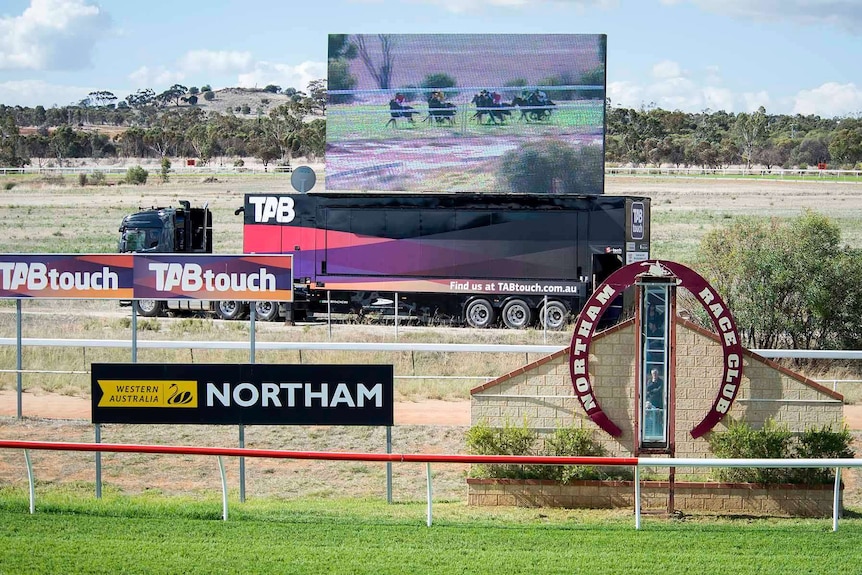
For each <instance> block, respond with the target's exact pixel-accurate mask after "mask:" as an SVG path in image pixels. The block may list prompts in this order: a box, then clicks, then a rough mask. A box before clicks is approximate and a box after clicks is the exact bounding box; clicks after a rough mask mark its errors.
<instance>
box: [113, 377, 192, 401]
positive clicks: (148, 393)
mask: <svg viewBox="0 0 862 575" xmlns="http://www.w3.org/2000/svg"><path fill="white" fill-rule="evenodd" d="M98 383H99V387H100V388H101V390H102V398H101V399H100V400H99V405H98V407H195V408H196V407H197V406H198V382H197V381H164V380H130V379H121V380H120V379H109V380H99V382H98Z"/></svg>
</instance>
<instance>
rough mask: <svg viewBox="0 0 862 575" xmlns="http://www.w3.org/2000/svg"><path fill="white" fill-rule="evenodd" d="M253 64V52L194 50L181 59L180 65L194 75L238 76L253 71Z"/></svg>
mask: <svg viewBox="0 0 862 575" xmlns="http://www.w3.org/2000/svg"><path fill="white" fill-rule="evenodd" d="M253 62H254V60H253V59H252V57H251V52H228V51H224V50H221V51H214V50H192V51H190V52H187V53H186V54H185V55H183V57H182V58H180V60H179V65H180V68H182V69H183V70H185V71H186V72H189V73H194V74H199V73H216V74H226V73H227V74H236V73H239V72H244V71H246V70H249V69H251V68H252V66H253Z"/></svg>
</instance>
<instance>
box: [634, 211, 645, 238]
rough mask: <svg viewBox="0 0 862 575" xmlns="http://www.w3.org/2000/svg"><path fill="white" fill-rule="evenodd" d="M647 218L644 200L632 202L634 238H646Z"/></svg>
mask: <svg viewBox="0 0 862 575" xmlns="http://www.w3.org/2000/svg"><path fill="white" fill-rule="evenodd" d="M645 219H646V210H645V209H644V204H643V202H632V239H633V240H642V239H644V220H645Z"/></svg>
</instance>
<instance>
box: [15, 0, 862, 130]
mask: <svg viewBox="0 0 862 575" xmlns="http://www.w3.org/2000/svg"><path fill="white" fill-rule="evenodd" d="M382 32H389V33H432V32H434V33H569V34H571V33H585V34H607V35H608V95H609V96H610V98H611V100H612V103H613V105H623V106H630V107H640V106H642V105H650V104H651V103H655V104H656V105H657V106H659V107H661V108H664V109H668V110H674V109H679V110H683V111H686V112H699V111H701V110H704V109H707V108H708V109H710V110H726V111H729V112H744V111H750V110H755V109H757V107H758V106H761V105H762V106H765V107H766V109H767V111H768V112H771V113H781V114H795V113H801V114H818V115H820V116H824V117H833V116H848V115H852V116H858V115H860V114H862V66H860V63H862V0H402V1H395V0H328V1H325V2H314V1H308V0H303V1H294V0H289V1H285V0H281V1H277V0H272V1H270V0H259V1H257V0H246V1H236V0H207V1H203V2H184V1H181V0H180V1H173V2H165V1H162V0H149V1H147V2H133V1H129V0H103V1H101V2H95V1H93V0H3V3H2V6H0V103H3V104H7V105H28V106H35V105H37V104H42V105H44V106H46V107H49V106H52V105H65V104H69V103H73V102H77V101H79V100H81V99H82V98H84V97H86V95H87V94H88V93H89V92H91V91H94V90H110V91H112V92H114V93H115V94H116V95H117V96H118V97H120V98H124V97H125V96H126V95H128V94H131V93H134V92H135V91H137V90H138V89H142V88H152V89H154V90H156V91H157V92H159V91H162V90H164V89H166V88H167V87H169V86H170V85H171V84H173V83H175V82H179V83H181V84H184V85H186V86H201V85H203V84H210V85H212V87H213V88H215V89H218V88H223V87H232V86H244V87H254V86H258V87H263V86H265V85H267V84H277V85H280V86H282V87H289V86H291V87H295V88H298V89H302V88H304V87H305V86H306V85H307V84H308V82H309V81H310V80H313V79H317V78H323V77H325V75H326V65H325V62H326V50H327V34H329V33H382Z"/></svg>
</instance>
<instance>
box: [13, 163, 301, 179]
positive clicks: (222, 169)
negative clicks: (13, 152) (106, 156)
mask: <svg viewBox="0 0 862 575" xmlns="http://www.w3.org/2000/svg"><path fill="white" fill-rule="evenodd" d="M130 161H131V162H135V161H136V160H135V159H130ZM132 165H137V164H131V165H129V166H71V167H56V166H50V167H38V166H25V167H23V168H0V176H23V175H43V176H74V175H77V174H87V175H92V174H95V173H102V174H105V175H106V176H107V175H114V176H120V175H122V176H124V175H125V174H126V171H127V170H128V169H129V168H130V167H132ZM143 167H144V169H147V170H149V171H150V172H152V173H154V174H158V173H160V172H161V167H160V166H156V165H152V166H143ZM292 171H293V168H292V167H291V166H276V165H270V166H268V167H266V168H265V167H263V166H262V165H256V164H255V165H251V166H233V165H221V164H208V165H205V166H200V165H196V166H183V165H178V166H175V167H173V166H172V167H171V169H170V172H169V175H171V176H218V175H244V174H246V175H252V174H267V175H274V174H290V173H291V172H292Z"/></svg>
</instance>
